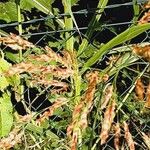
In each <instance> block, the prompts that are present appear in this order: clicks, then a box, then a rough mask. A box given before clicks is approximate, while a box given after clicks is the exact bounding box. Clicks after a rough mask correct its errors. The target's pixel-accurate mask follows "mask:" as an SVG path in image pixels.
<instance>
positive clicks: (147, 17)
mask: <svg viewBox="0 0 150 150" xmlns="http://www.w3.org/2000/svg"><path fill="white" fill-rule="evenodd" d="M147 6H148V5H147ZM149 21H150V12H145V14H144V16H143V17H142V18H141V19H140V20H139V21H138V24H145V23H148V22H149Z"/></svg>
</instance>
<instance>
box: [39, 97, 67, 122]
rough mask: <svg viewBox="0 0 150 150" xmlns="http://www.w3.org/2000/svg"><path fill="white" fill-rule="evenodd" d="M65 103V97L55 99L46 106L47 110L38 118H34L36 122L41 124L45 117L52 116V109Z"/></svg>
mask: <svg viewBox="0 0 150 150" xmlns="http://www.w3.org/2000/svg"><path fill="white" fill-rule="evenodd" d="M66 103H67V99H66V98H59V99H57V100H56V101H55V103H54V104H53V105H52V106H50V107H49V108H48V110H47V111H45V112H44V113H43V114H42V115H41V116H40V118H39V119H37V120H36V122H37V124H41V123H42V122H43V121H44V120H45V119H47V118H48V117H50V116H52V115H53V114H54V111H55V110H56V109H57V108H59V107H61V106H62V105H65V104H66Z"/></svg>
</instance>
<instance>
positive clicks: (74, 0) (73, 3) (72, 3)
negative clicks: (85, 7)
mask: <svg viewBox="0 0 150 150" xmlns="http://www.w3.org/2000/svg"><path fill="white" fill-rule="evenodd" d="M78 1H79V0H71V5H72V6H73V5H76V4H77V3H78Z"/></svg>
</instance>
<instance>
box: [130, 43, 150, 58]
mask: <svg viewBox="0 0 150 150" xmlns="http://www.w3.org/2000/svg"><path fill="white" fill-rule="evenodd" d="M132 49H133V52H134V53H135V54H137V55H139V56H141V57H142V58H144V59H145V60H147V61H150V45H145V46H139V45H133V46H132Z"/></svg>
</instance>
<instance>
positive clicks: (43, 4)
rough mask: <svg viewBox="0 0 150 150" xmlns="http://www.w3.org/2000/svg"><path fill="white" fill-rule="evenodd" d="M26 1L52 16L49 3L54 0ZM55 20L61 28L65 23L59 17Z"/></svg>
mask: <svg viewBox="0 0 150 150" xmlns="http://www.w3.org/2000/svg"><path fill="white" fill-rule="evenodd" d="M26 2H27V3H29V4H30V5H31V6H33V7H35V8H37V9H38V10H40V11H42V12H43V13H45V14H48V15H52V16H54V14H53V13H52V11H51V4H52V3H53V2H54V0H26ZM57 22H58V24H59V25H60V26H61V27H62V28H64V26H65V25H64V22H63V21H62V20H61V19H57Z"/></svg>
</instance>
